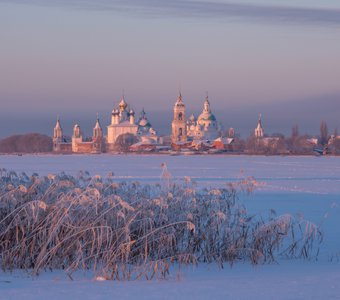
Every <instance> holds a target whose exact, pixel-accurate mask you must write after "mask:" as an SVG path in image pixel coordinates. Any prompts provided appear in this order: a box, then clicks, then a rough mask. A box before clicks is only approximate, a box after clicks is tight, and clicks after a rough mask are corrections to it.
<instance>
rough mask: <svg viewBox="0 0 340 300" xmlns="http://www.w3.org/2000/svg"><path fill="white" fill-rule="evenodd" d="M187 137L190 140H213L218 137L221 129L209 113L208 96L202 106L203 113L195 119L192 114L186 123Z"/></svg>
mask: <svg viewBox="0 0 340 300" xmlns="http://www.w3.org/2000/svg"><path fill="white" fill-rule="evenodd" d="M186 125H187V135H188V138H190V139H192V140H210V141H212V140H215V139H216V138H218V137H219V136H220V131H221V129H220V128H219V125H218V123H217V121H216V117H215V116H214V114H213V113H212V112H211V109H210V102H209V99H208V96H207V97H206V98H205V101H204V104H203V111H202V113H201V114H200V115H199V116H198V118H197V120H196V119H195V116H194V114H191V116H190V118H189V120H188V121H187V124H186Z"/></svg>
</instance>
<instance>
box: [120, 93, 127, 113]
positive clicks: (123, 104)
mask: <svg viewBox="0 0 340 300" xmlns="http://www.w3.org/2000/svg"><path fill="white" fill-rule="evenodd" d="M126 107H127V104H126V102H125V99H124V96H123V97H122V98H121V99H120V102H119V108H120V110H125V109H126Z"/></svg>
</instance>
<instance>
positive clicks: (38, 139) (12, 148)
mask: <svg viewBox="0 0 340 300" xmlns="http://www.w3.org/2000/svg"><path fill="white" fill-rule="evenodd" d="M51 151H52V139H51V137H49V136H47V135H43V134H39V133H28V134H22V135H13V136H10V137H8V138H5V139H2V140H0V153H42V152H51Z"/></svg>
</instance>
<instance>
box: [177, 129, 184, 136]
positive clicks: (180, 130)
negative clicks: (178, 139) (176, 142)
mask: <svg viewBox="0 0 340 300" xmlns="http://www.w3.org/2000/svg"><path fill="white" fill-rule="evenodd" d="M178 135H179V136H182V135H183V130H182V128H180V129H179V134H178Z"/></svg>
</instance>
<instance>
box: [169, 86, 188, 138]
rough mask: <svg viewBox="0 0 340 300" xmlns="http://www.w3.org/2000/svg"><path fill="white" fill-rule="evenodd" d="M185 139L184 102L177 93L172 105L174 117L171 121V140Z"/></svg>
mask: <svg viewBox="0 0 340 300" xmlns="http://www.w3.org/2000/svg"><path fill="white" fill-rule="evenodd" d="M186 140H187V129H186V123H185V104H184V103H183V101H182V95H181V93H179V95H178V97H177V101H176V103H175V106H174V119H173V121H172V134H171V142H172V143H175V142H185V141H186Z"/></svg>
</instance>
